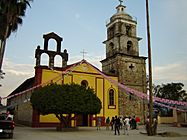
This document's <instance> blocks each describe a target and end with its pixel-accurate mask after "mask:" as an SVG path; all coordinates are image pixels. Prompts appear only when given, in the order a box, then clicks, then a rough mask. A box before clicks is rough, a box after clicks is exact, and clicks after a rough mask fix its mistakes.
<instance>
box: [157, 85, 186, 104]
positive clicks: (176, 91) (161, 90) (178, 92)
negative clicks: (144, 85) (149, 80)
mask: <svg viewBox="0 0 187 140" xmlns="http://www.w3.org/2000/svg"><path fill="white" fill-rule="evenodd" d="M183 87H184V84H183V83H167V84H162V85H157V86H155V87H154V95H155V96H156V97H160V98H164V99H170V100H176V101H187V93H186V91H185V90H184V89H183Z"/></svg>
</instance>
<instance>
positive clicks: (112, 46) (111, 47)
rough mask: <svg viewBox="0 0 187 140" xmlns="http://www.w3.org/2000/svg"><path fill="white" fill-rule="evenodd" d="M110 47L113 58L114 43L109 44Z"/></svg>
mask: <svg viewBox="0 0 187 140" xmlns="http://www.w3.org/2000/svg"><path fill="white" fill-rule="evenodd" d="M109 47H110V48H109V49H110V51H109V53H110V56H112V55H113V54H114V43H112V42H111V43H110V44H109Z"/></svg>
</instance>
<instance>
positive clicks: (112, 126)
mask: <svg viewBox="0 0 187 140" xmlns="http://www.w3.org/2000/svg"><path fill="white" fill-rule="evenodd" d="M114 121H115V119H114V117H112V120H111V122H110V125H111V130H114Z"/></svg>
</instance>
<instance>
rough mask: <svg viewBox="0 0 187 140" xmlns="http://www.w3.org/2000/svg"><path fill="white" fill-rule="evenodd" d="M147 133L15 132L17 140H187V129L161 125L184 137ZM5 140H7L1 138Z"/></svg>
mask: <svg viewBox="0 0 187 140" xmlns="http://www.w3.org/2000/svg"><path fill="white" fill-rule="evenodd" d="M140 132H145V129H144V126H140V127H139V130H130V132H129V135H123V130H121V134H120V135H114V131H111V130H106V128H105V127H102V128H101V130H99V131H97V130H96V128H95V127H79V129H78V131H69V132H57V131H56V129H55V128H31V127H25V126H16V128H15V131H14V138H13V139H15V140H124V139H125V140H158V139H159V140H187V127H173V126H171V125H159V126H158V132H176V133H179V134H181V135H182V136H177V137H163V136H161V135H157V136H147V135H146V134H141V133H140ZM1 139H5V138H1Z"/></svg>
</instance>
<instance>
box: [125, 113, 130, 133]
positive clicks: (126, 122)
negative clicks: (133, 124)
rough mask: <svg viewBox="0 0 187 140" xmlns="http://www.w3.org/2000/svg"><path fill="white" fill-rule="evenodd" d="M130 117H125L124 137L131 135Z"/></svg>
mask: <svg viewBox="0 0 187 140" xmlns="http://www.w3.org/2000/svg"><path fill="white" fill-rule="evenodd" d="M129 122H130V117H125V119H124V135H129V130H130V123H129Z"/></svg>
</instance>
